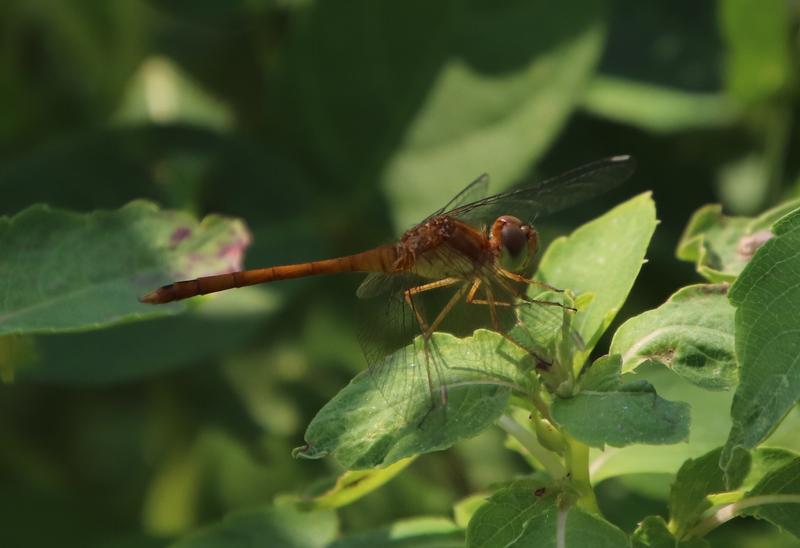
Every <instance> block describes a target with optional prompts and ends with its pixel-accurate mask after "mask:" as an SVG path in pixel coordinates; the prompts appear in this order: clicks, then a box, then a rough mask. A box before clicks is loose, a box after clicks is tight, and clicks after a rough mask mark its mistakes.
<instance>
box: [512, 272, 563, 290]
mask: <svg viewBox="0 0 800 548" xmlns="http://www.w3.org/2000/svg"><path fill="white" fill-rule="evenodd" d="M497 270H498V272H500V274H502V275H503V276H505V277H506V278H508V279H509V280H514V281H515V282H519V283H521V284H527V285H535V286H538V287H541V288H544V289H547V290H549V291H555V292H556V293H563V292H564V290H563V289H558V288H557V287H553V286H552V285H550V284H546V283H544V282H540V281H539V280H534V279H533V278H526V277H525V276H520V275H519V274H515V273H514V272H511V271H510V270H506V269H505V268H498V269H497Z"/></svg>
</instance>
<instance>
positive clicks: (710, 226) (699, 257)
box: [676, 200, 800, 283]
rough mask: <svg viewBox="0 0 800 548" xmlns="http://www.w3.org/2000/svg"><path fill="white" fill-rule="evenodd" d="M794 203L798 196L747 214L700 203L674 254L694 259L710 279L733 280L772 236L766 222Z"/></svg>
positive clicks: (773, 219) (769, 222)
mask: <svg viewBox="0 0 800 548" xmlns="http://www.w3.org/2000/svg"><path fill="white" fill-rule="evenodd" d="M798 207H800V200H793V201H790V202H787V203H785V204H782V205H779V206H777V207H775V208H773V209H770V210H769V211H766V212H764V213H763V214H761V215H759V216H758V217H755V218H750V217H729V216H727V215H723V214H722V206H720V205H718V204H713V205H707V206H703V207H701V208H700V209H698V210H697V211H696V212H695V213H694V215H692V218H691V219H690V220H689V224H688V225H687V227H686V230H685V231H684V233H683V236H681V240H680V242H678V249H677V251H676V253H677V256H678V258H679V259H682V260H684V261H689V262H694V263H695V268H696V269H697V272H698V273H700V275H702V276H703V277H705V278H706V279H708V280H709V281H711V282H714V283H719V282H733V281H734V280H735V279H736V277H737V276H738V275H739V273H740V272H741V271H742V269H743V268H744V267H745V265H746V264H747V263H748V262H749V261H750V259H751V258H752V257H753V254H754V253H755V252H756V251H757V250H758V248H759V247H760V246H762V245H763V244H764V242H765V241H767V240H768V239H769V238H771V237H772V233H771V232H770V230H769V228H770V226H772V224H773V223H775V221H777V220H778V219H780V218H781V217H783V216H784V215H786V214H787V213H790V212H791V211H793V210H795V209H797V208H798Z"/></svg>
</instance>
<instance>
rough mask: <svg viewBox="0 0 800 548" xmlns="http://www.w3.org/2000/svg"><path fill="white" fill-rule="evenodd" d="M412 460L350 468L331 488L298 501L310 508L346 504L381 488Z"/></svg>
mask: <svg viewBox="0 0 800 548" xmlns="http://www.w3.org/2000/svg"><path fill="white" fill-rule="evenodd" d="M412 462H414V458H413V457H409V458H407V459H403V460H399V461H397V462H395V463H394V464H390V465H389V466H387V467H386V468H374V469H372V470H348V471H346V472H344V473H343V474H342V475H341V476H339V477H338V478H336V483H335V484H334V485H333V486H332V487H331V488H330V489H327V490H326V491H325V492H323V493H320V494H319V495H316V496H314V497H308V498H306V497H303V498H301V499H299V500H298V502H297V503H298V505H299V506H300V507H302V508H303V509H308V510H312V509H313V510H319V509H324V508H331V509H333V508H340V507H342V506H346V505H348V504H350V503H352V502H355V501H356V500H358V499H360V498H361V497H363V496H364V495H367V494H369V493H371V492H372V491H374V490H375V489H378V488H380V487H381V486H382V485H383V484H385V483H386V482H387V481H390V480H391V479H392V478H394V477H395V476H396V475H397V474H399V473H400V472H402V471H403V470H405V469H406V467H407V466H408V465H409V464H411V463H412Z"/></svg>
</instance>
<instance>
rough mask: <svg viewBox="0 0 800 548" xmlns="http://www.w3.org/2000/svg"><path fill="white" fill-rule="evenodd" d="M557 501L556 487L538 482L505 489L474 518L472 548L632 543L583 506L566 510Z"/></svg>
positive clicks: (469, 538) (470, 533) (470, 537)
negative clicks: (582, 508) (583, 508)
mask: <svg viewBox="0 0 800 548" xmlns="http://www.w3.org/2000/svg"><path fill="white" fill-rule="evenodd" d="M557 499H558V496H557V491H556V490H555V489H553V488H550V487H548V486H546V485H544V484H543V483H542V482H540V481H536V480H521V481H516V482H514V483H513V484H511V485H510V486H508V487H504V488H502V489H500V490H499V491H497V492H496V493H494V494H493V495H492V496H491V497H490V498H489V500H488V501H487V502H486V504H484V505H483V506H481V507H480V508H479V509H478V510H477V511H476V512H475V515H474V516H473V517H472V520H471V521H470V523H469V528H468V529H467V546H469V547H470V548H479V547H487V548H488V547H494V546H536V547H541V548H547V547H553V548H555V547H557V546H558V547H571V546H574V547H576V548H577V547H578V546H592V547H597V548H603V547H608V548H612V547H613V548H620V547H622V546H628V539H627V537H626V536H625V534H624V533H623V532H622V531H620V530H619V529H617V528H616V527H615V526H613V525H611V524H610V523H608V522H607V521H605V520H603V519H602V518H600V517H598V516H596V515H593V514H588V513H586V512H585V511H583V510H581V509H580V508H577V507H572V508H568V509H564V510H561V509H559V507H558V505H557Z"/></svg>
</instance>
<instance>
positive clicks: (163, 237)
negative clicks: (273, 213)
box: [0, 202, 249, 334]
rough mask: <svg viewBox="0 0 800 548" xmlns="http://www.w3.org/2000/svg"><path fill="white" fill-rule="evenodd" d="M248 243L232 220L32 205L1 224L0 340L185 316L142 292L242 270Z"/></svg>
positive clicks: (137, 208)
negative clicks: (150, 301)
mask: <svg viewBox="0 0 800 548" xmlns="http://www.w3.org/2000/svg"><path fill="white" fill-rule="evenodd" d="M248 244H249V234H248V232H247V229H246V228H245V227H244V225H243V224H242V223H241V222H240V221H237V220H235V219H226V218H223V217H217V216H209V217H207V218H206V219H205V220H203V221H202V222H198V221H196V220H195V219H194V218H192V217H191V216H190V215H188V214H185V213H179V212H174V211H161V210H159V209H158V208H157V207H156V206H155V205H153V204H150V203H147V202H132V203H130V204H128V205H126V206H125V207H123V208H121V209H119V210H117V211H96V212H94V213H90V214H78V213H72V212H67V211H60V210H55V209H50V208H48V207H47V206H33V207H31V208H29V209H27V210H25V211H23V212H22V213H20V214H18V215H16V216H15V217H13V218H3V219H0V274H1V276H0V278H2V284H3V286H4V288H5V294H6V297H5V299H4V301H3V303H2V306H1V307H0V334H14V333H42V332H57V331H70V330H80V329H90V328H98V327H103V326H106V325H111V324H114V323H119V322H121V321H124V320H130V319H134V318H144V317H150V316H152V317H155V316H163V315H165V314H174V313H175V312H177V311H179V310H182V309H183V308H184V307H185V305H184V304H181V303H177V304H171V305H166V306H159V307H155V306H150V305H145V304H142V303H140V302H139V301H138V297H139V296H140V295H142V294H143V293H144V292H146V291H148V290H151V289H153V288H154V287H157V286H158V285H161V284H163V283H164V282H166V281H169V280H174V279H187V278H188V279H191V278H195V277H197V276H202V275H207V274H217V273H220V272H227V271H231V270H236V269H239V268H240V266H241V260H242V254H243V252H244V249H245V248H246V247H247V245H248Z"/></svg>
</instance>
